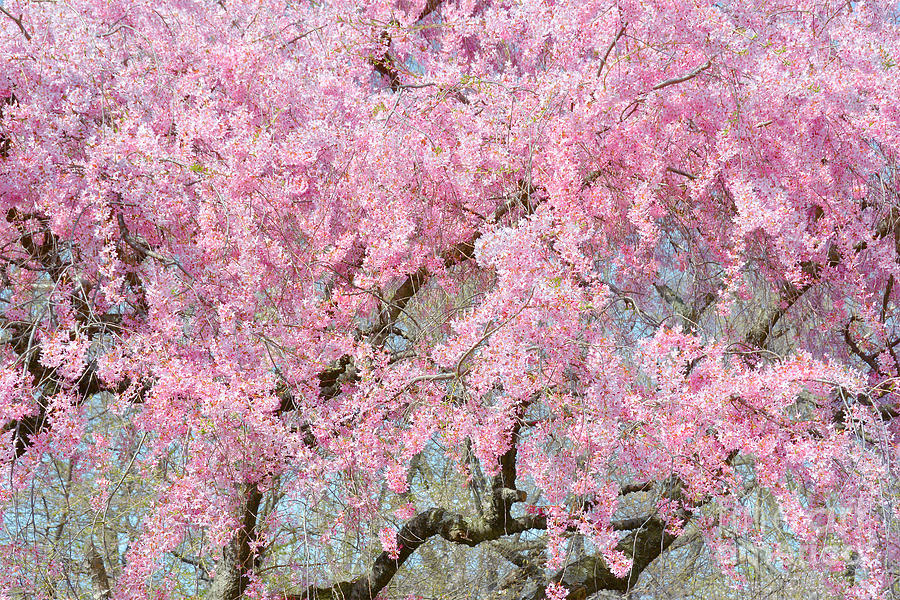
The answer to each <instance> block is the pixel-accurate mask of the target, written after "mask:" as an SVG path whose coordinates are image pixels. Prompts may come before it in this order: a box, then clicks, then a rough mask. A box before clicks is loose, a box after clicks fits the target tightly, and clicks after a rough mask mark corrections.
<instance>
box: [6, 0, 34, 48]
mask: <svg viewBox="0 0 900 600" xmlns="http://www.w3.org/2000/svg"><path fill="white" fill-rule="evenodd" d="M0 13H3V14H4V15H6V16H7V17H9V18H10V19H12V21H13V23H15V24H16V25H18V26H19V31H21V32H22V35H24V36H25V39H26V40H28V41H29V42H30V41H31V34H30V33H28V30H27V29H25V25H24V24H23V23H22V15H19V18H18V19H17V18H16V17H14V16H12V14H11V13H10V12H9V11H8V10H6V9H5V8H3V5H0Z"/></svg>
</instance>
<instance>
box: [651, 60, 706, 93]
mask: <svg viewBox="0 0 900 600" xmlns="http://www.w3.org/2000/svg"><path fill="white" fill-rule="evenodd" d="M711 66H712V60H707V61H706V62H705V63H703V64H702V65H700V66H699V67H697V68H696V69H694V70H693V71H691V72H689V73H685V74H684V75H681V76H679V77H675V78H673V79H666V80H665V81H660V82H659V83H657V84H656V85H654V86H653V87H652V88H650V89H651V90H654V91H655V90H661V89H663V88H665V87H669V86H670V85H676V84H679V83H683V82H685V81H687V80H689V79H693V78H694V77H696V76H697V75H699V74H700V73H702V72H703V71H705V70H706V69H708V68H710V67H711Z"/></svg>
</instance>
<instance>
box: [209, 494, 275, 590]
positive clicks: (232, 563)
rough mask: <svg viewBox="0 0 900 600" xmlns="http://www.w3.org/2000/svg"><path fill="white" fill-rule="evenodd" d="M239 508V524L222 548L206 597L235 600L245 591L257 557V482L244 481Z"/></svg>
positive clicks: (258, 498)
mask: <svg viewBox="0 0 900 600" xmlns="http://www.w3.org/2000/svg"><path fill="white" fill-rule="evenodd" d="M244 492H245V493H244V494H243V496H244V498H245V500H244V502H243V506H242V508H241V514H242V518H241V527H240V529H238V532H237V533H236V534H235V536H234V539H233V540H232V541H231V543H230V544H228V545H227V546H225V548H224V549H223V550H222V559H221V560H220V561H219V562H218V564H217V565H216V574H215V577H214V578H213V582H212V585H211V586H210V588H209V593H208V595H207V598H209V600H237V599H238V598H240V597H241V596H242V595H243V594H244V590H245V589H246V588H247V584H248V583H249V580H250V577H249V575H250V573H252V571H253V569H254V568H255V567H256V565H257V562H258V560H259V557H258V555H257V554H256V552H255V550H254V548H253V546H254V542H255V541H256V519H257V515H258V512H259V503H260V501H261V500H262V493H260V491H259V488H258V487H256V485H247V486H246V488H245V490H244Z"/></svg>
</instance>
